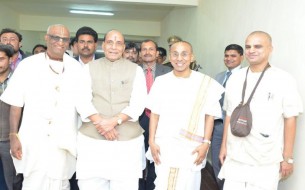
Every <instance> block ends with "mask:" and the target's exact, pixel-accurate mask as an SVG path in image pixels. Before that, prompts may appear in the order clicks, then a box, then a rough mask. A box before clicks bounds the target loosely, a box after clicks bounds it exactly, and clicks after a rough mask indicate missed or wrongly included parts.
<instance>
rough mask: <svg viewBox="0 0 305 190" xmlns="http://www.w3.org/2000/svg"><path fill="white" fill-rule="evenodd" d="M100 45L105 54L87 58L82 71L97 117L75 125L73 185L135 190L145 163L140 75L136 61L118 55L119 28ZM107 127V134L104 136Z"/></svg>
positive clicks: (122, 41)
mask: <svg viewBox="0 0 305 190" xmlns="http://www.w3.org/2000/svg"><path fill="white" fill-rule="evenodd" d="M102 48H103V50H104V52H105V57H104V58H100V59H97V60H95V61H92V62H90V63H88V64H89V72H88V73H87V75H88V81H87V82H88V83H89V85H88V86H90V87H91V88H92V89H91V91H92V93H91V94H92V102H93V104H94V106H95V107H96V109H97V110H98V112H99V114H100V115H101V116H102V120H100V121H99V122H98V123H97V124H94V123H86V122H83V124H82V126H81V128H80V132H79V135H78V147H77V148H78V150H77V151H78V157H77V170H76V174H77V178H78V185H79V187H80V189H81V190H89V189H90V190H110V189H111V190H122V189H124V190H137V189H138V181H139V178H141V177H142V169H143V167H144V165H143V164H145V157H144V137H143V129H142V128H141V126H140V124H139V122H138V121H137V120H138V118H139V116H140V115H141V113H142V112H143V110H144V107H145V100H146V85H145V76H144V73H143V70H142V68H141V67H139V66H138V65H137V64H134V63H133V62H131V61H129V60H127V59H124V58H122V54H123V52H124V50H125V39H124V36H123V35H122V33H121V32H119V31H117V30H111V31H109V32H107V33H106V34H105V37H104V41H103V44H102ZM94 125H97V127H95V126H94ZM108 133H111V134H112V138H105V135H106V134H108Z"/></svg>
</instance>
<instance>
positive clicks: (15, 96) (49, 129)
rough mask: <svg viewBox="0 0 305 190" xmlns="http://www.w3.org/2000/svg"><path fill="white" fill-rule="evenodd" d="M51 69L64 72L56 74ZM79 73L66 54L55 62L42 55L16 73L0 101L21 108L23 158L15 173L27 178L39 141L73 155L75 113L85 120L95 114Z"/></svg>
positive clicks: (25, 62)
mask: <svg viewBox="0 0 305 190" xmlns="http://www.w3.org/2000/svg"><path fill="white" fill-rule="evenodd" d="M56 65H57V66H59V67H57V66H56ZM51 68H52V69H53V70H56V72H57V71H59V72H63V73H62V74H55V72H54V71H52V69H51ZM82 73H83V71H82V70H81V67H80V65H79V63H78V62H77V61H76V60H75V59H74V58H72V57H70V56H69V55H66V54H64V58H63V62H55V61H52V60H49V59H48V58H47V56H45V53H40V54H37V55H33V56H30V57H28V58H26V59H24V60H23V61H22V64H20V65H19V66H18V68H17V69H16V70H15V72H14V74H13V76H12V78H11V80H10V85H9V86H8V87H7V89H6V91H5V92H4V93H3V94H2V96H1V100H2V101H4V102H6V103H8V104H10V105H14V106H17V107H23V106H24V111H23V117H22V123H21V127H20V130H19V136H20V140H21V143H22V148H23V158H22V160H20V161H19V160H15V163H16V162H18V163H19V164H18V167H16V170H17V172H21V173H24V174H26V175H27V174H29V173H30V172H31V171H32V170H34V169H35V167H36V165H37V162H38V161H39V153H40V152H41V149H43V147H41V146H42V145H41V144H40V142H46V139H51V140H50V141H51V142H54V145H55V146H57V147H58V148H60V149H65V150H67V151H68V152H69V153H70V154H71V155H73V156H76V135H77V123H78V119H77V118H78V115H77V112H78V113H79V114H80V115H82V116H83V117H84V118H86V117H88V116H90V115H92V114H94V113H96V110H95V108H94V107H93V106H92V104H91V100H90V101H88V99H84V98H83V97H85V96H86V93H88V92H89V91H88V90H86V88H85V86H84V83H83V81H84V80H83V74H82ZM87 96H88V95H87ZM63 162H64V161H63ZM50 166H52V163H50ZM66 167H70V166H66ZM71 167H75V166H71ZM50 168H51V167H50ZM55 168H56V167H54V170H56V169H55ZM51 169H53V168H51ZM62 170H63V169H62ZM61 172H62V171H59V172H58V171H55V172H54V173H55V174H58V175H59V176H56V177H59V178H62V177H63V175H66V174H62V173H61ZM53 177H54V176H53Z"/></svg>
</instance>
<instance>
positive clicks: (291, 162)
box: [284, 158, 293, 164]
mask: <svg viewBox="0 0 305 190" xmlns="http://www.w3.org/2000/svg"><path fill="white" fill-rule="evenodd" d="M284 161H285V162H287V163H288V164H293V158H285V159H284Z"/></svg>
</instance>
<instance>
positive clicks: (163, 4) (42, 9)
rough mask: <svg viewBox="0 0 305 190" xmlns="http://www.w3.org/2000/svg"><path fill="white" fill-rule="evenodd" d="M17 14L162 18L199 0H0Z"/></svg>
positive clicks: (127, 18) (130, 18)
mask: <svg viewBox="0 0 305 190" xmlns="http://www.w3.org/2000/svg"><path fill="white" fill-rule="evenodd" d="M1 5H4V6H6V7H8V8H10V9H12V10H14V11H16V12H17V13H18V14H23V15H35V16H57V17H82V18H102V19H117V20H140V21H162V19H163V18H164V17H165V16H166V15H167V14H168V13H169V12H170V11H171V10H172V9H174V8H175V7H194V6H197V5H198V0H1ZM71 8H73V9H89V10H95V11H111V12H114V14H115V15H114V16H112V17H109V16H93V15H81V16H79V15H76V14H72V13H69V9H71Z"/></svg>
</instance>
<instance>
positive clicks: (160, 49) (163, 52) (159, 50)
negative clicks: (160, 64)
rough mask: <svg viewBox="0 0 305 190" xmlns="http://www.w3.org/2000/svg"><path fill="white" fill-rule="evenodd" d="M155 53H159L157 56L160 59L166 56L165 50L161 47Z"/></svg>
mask: <svg viewBox="0 0 305 190" xmlns="http://www.w3.org/2000/svg"><path fill="white" fill-rule="evenodd" d="M157 51H158V52H159V55H160V56H161V57H165V56H166V55H167V53H166V49H164V48H163V47H158V48H157Z"/></svg>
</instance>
